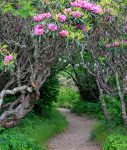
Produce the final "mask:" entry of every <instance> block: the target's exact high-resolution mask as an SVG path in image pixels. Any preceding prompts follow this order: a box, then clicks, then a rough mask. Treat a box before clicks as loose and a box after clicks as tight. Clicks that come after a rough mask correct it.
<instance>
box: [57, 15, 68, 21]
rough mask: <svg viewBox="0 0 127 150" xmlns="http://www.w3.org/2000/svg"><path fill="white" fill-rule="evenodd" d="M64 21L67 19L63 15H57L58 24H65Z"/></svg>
mask: <svg viewBox="0 0 127 150" xmlns="http://www.w3.org/2000/svg"><path fill="white" fill-rule="evenodd" d="M66 19H67V17H66V16H65V15H61V14H59V15H58V20H59V21H60V22H65V21H66Z"/></svg>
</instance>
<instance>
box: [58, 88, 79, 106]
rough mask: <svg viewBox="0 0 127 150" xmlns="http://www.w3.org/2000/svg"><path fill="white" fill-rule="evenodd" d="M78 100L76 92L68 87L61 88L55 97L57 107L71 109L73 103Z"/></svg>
mask: <svg viewBox="0 0 127 150" xmlns="http://www.w3.org/2000/svg"><path fill="white" fill-rule="evenodd" d="M79 99H80V95H79V93H78V91H76V90H75V89H73V88H70V87H61V88H60V91H59V94H58V97H57V103H56V106H57V107H65V108H71V107H72V105H73V102H74V101H77V100H79Z"/></svg>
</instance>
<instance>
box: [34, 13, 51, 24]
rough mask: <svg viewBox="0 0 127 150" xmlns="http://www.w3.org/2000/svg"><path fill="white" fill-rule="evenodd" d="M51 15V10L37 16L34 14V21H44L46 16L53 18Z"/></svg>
mask: <svg viewBox="0 0 127 150" xmlns="http://www.w3.org/2000/svg"><path fill="white" fill-rule="evenodd" d="M51 17H52V15H51V13H50V12H47V13H43V14H37V15H36V16H34V21H36V22H39V21H43V20H44V19H45V18H51Z"/></svg>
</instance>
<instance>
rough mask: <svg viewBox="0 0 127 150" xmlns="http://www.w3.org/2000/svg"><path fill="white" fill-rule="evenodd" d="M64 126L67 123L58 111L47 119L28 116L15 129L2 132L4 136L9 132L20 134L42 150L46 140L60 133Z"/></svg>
mask: <svg viewBox="0 0 127 150" xmlns="http://www.w3.org/2000/svg"><path fill="white" fill-rule="evenodd" d="M66 126H67V121H66V119H65V117H64V116H63V115H62V114H60V113H59V112H58V111H56V110H52V112H51V113H50V114H49V115H48V117H38V116H35V115H29V116H28V117H26V118H25V119H23V120H22V121H21V123H20V124H19V125H18V126H17V127H15V128H12V129H7V130H5V131H4V132H5V133H6V134H8V133H9V134H10V133H11V132H13V133H19V134H20V133H22V134H23V135H24V137H26V138H27V139H32V140H33V141H34V142H35V143H37V144H38V145H39V146H41V148H42V150H44V149H46V142H47V140H48V139H50V138H51V137H52V136H54V135H55V134H57V133H59V132H62V131H63V130H64V129H65V127H66ZM3 134H4V133H3Z"/></svg>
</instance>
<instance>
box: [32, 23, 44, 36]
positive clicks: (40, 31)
mask: <svg viewBox="0 0 127 150" xmlns="http://www.w3.org/2000/svg"><path fill="white" fill-rule="evenodd" d="M43 33H44V27H43V25H42V24H39V25H36V26H35V27H34V34H35V35H42V34H43Z"/></svg>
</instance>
